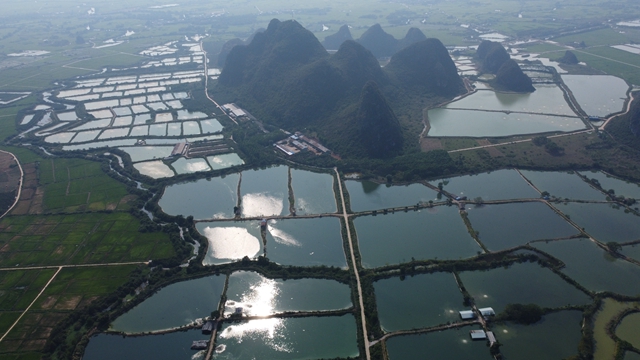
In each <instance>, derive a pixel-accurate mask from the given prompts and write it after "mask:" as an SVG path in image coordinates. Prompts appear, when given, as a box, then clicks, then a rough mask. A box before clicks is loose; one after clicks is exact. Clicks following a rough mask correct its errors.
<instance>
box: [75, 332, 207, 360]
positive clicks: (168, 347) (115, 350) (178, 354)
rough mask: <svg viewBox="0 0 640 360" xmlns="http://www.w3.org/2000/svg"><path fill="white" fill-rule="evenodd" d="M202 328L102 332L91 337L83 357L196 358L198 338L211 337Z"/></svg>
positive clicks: (100, 359) (87, 359) (101, 359)
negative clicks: (132, 333)
mask: <svg viewBox="0 0 640 360" xmlns="http://www.w3.org/2000/svg"><path fill="white" fill-rule="evenodd" d="M209 338H210V336H209V335H203V334H202V332H201V331H200V329H198V330H191V331H181V332H174V333H170V334H165V335H148V336H137V337H123V336H121V335H108V334H99V335H96V336H94V337H92V338H91V340H90V341H89V344H88V345H87V348H86V350H85V352H84V356H83V357H82V358H83V359H84V360H113V359H118V360H139V359H157V360H192V359H193V356H194V355H196V353H197V351H194V350H191V343H192V342H193V341H194V340H208V339H209Z"/></svg>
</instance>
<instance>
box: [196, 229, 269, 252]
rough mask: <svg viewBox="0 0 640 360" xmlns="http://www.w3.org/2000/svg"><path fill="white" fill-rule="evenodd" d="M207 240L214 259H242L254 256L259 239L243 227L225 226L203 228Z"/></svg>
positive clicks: (257, 250) (258, 245)
mask: <svg viewBox="0 0 640 360" xmlns="http://www.w3.org/2000/svg"><path fill="white" fill-rule="evenodd" d="M204 236H206V237H207V239H208V240H209V246H210V247H211V252H210V254H211V256H212V257H214V258H216V259H242V258H243V257H245V256H248V257H254V256H255V255H256V254H258V252H259V251H260V239H258V238H257V237H255V236H253V235H251V234H250V233H249V231H248V230H247V229H245V228H240V227H227V228H211V227H207V228H205V229H204Z"/></svg>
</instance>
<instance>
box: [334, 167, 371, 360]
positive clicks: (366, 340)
mask: <svg viewBox="0 0 640 360" xmlns="http://www.w3.org/2000/svg"><path fill="white" fill-rule="evenodd" d="M333 170H334V171H335V172H336V176H337V177H338V188H339V189H340V200H341V201H342V216H343V217H344V225H345V226H346V228H347V238H348V239H349V252H350V254H349V255H351V265H352V266H353V274H354V275H355V276H356V285H357V286H358V303H359V306H360V319H361V320H362V337H363V338H364V351H365V358H366V359H367V360H371V352H370V351H369V347H370V346H371V345H370V344H369V335H368V334H367V320H366V317H365V315H364V301H363V300H362V286H361V285H360V274H359V273H358V266H357V264H356V256H355V254H354V251H353V240H352V239H351V227H350V226H349V214H347V205H346V203H345V201H344V193H343V191H342V180H340V173H339V172H338V168H333Z"/></svg>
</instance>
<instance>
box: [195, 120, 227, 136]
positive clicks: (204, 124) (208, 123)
mask: <svg viewBox="0 0 640 360" xmlns="http://www.w3.org/2000/svg"><path fill="white" fill-rule="evenodd" d="M200 127H201V128H202V133H203V134H213V133H218V132H221V131H222V129H223V127H222V125H221V124H220V122H219V121H218V120H216V119H208V120H201V121H200Z"/></svg>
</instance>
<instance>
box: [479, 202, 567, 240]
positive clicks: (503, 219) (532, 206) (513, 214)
mask: <svg viewBox="0 0 640 360" xmlns="http://www.w3.org/2000/svg"><path fill="white" fill-rule="evenodd" d="M467 212H468V214H469V215H468V216H469V220H470V221H471V225H472V226H473V229H474V230H476V231H479V232H480V233H479V234H478V236H479V239H480V241H482V243H483V244H484V245H485V246H486V247H487V248H489V250H492V251H495V250H502V249H508V248H511V247H514V246H518V245H524V244H526V243H527V242H529V241H532V240H542V239H555V238H563V237H568V236H572V235H577V234H578V230H576V229H575V228H574V227H573V226H571V225H570V224H569V223H568V222H566V221H565V220H564V219H563V218H562V217H561V216H559V215H558V214H556V212H555V211H553V210H552V209H551V208H550V207H549V206H547V205H546V204H544V203H541V202H527V203H511V204H500V205H482V206H476V205H471V204H469V205H467Z"/></svg>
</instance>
